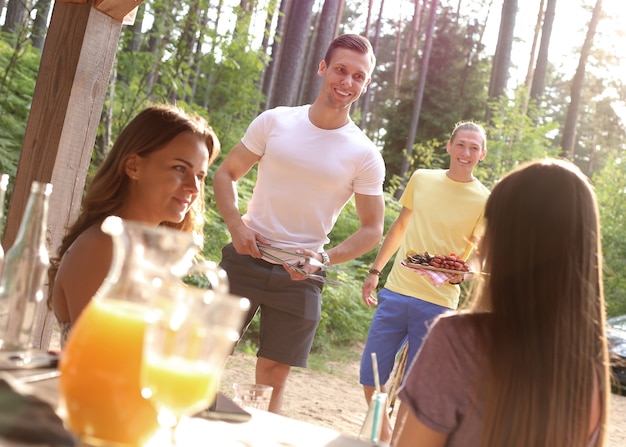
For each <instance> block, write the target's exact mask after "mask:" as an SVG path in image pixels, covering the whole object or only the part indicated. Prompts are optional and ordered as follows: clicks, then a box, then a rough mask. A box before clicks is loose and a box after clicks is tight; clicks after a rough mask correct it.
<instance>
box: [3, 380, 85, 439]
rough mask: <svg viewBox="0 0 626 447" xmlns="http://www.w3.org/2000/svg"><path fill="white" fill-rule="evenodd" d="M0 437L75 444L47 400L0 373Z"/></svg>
mask: <svg viewBox="0 0 626 447" xmlns="http://www.w3.org/2000/svg"><path fill="white" fill-rule="evenodd" d="M0 438H5V439H9V440H13V441H17V442H20V443H31V444H40V445H48V446H51V447H74V446H76V445H77V444H78V443H77V442H76V439H75V438H74V437H73V436H72V434H71V433H70V432H69V431H67V430H65V428H64V427H63V422H62V421H61V418H59V416H58V415H57V414H56V413H55V412H54V409H53V408H52V407H51V406H50V405H49V404H48V403H47V402H44V401H43V400H41V399H39V398H38V397H36V396H33V395H31V394H28V393H26V392H23V390H21V389H20V387H19V386H18V384H15V383H14V381H13V380H12V379H11V377H10V376H7V375H0Z"/></svg>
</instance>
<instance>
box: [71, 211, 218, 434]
mask: <svg viewBox="0 0 626 447" xmlns="http://www.w3.org/2000/svg"><path fill="white" fill-rule="evenodd" d="M102 230H103V231H104V232H105V233H107V234H109V235H111V237H112V238H113V260H112V263H111V268H110V270H109V273H108V274H107V277H106V278H105V280H104V282H103V284H102V286H101V287H100V288H99V289H98V291H97V293H96V295H95V296H94V297H93V299H92V300H91V302H90V303H89V304H88V305H87V307H85V309H84V310H83V312H82V314H81V315H80V317H79V318H78V320H77V321H76V323H75V324H74V326H73V328H72V330H71V332H70V334H69V337H68V340H67V343H66V345H65V347H64V349H63V354H62V356H61V360H60V370H61V377H60V381H59V384H60V394H61V396H60V404H61V407H60V410H61V414H62V416H63V417H64V420H65V422H66V425H67V427H68V429H70V430H71V431H72V432H74V434H76V435H77V436H79V437H80V438H81V441H82V442H83V443H84V444H88V445H106V446H140V445H142V444H144V443H145V442H146V441H147V440H148V439H149V438H150V437H151V436H152V435H153V434H154V433H156V431H157V429H158V422H157V413H156V411H155V410H154V407H153V405H152V404H151V403H150V402H149V401H147V400H146V399H144V398H143V397H142V396H141V384H140V376H141V363H142V357H143V346H144V332H145V328H146V320H145V317H146V314H147V312H148V311H149V310H150V309H152V308H154V307H155V306H156V307H158V306H160V305H162V304H163V303H167V302H168V301H169V300H170V299H172V297H173V296H175V295H177V294H179V293H181V288H185V287H186V286H185V284H183V282H182V280H181V279H180V278H181V277H182V276H184V275H186V274H188V273H189V272H190V271H191V270H193V269H194V267H192V265H193V258H194V256H195V255H196V253H197V251H198V249H199V247H200V242H201V240H199V239H198V238H197V237H194V236H193V235H192V234H189V233H185V232H182V231H177V230H173V229H171V228H164V227H156V228H155V227H149V226H146V225H142V224H139V223H134V222H129V221H124V220H122V219H120V218H118V217H107V218H106V219H105V220H104V222H103V223H102ZM203 265H204V267H205V268H204V270H203V273H205V274H207V277H209V279H210V281H211V285H212V288H213V290H216V291H217V292H224V291H225V290H226V289H227V287H228V286H227V281H226V276H225V275H226V274H225V273H224V272H223V271H222V270H221V269H219V268H217V267H216V266H215V264H214V263H204V264H203ZM221 280H224V281H223V284H222V283H220V281H221Z"/></svg>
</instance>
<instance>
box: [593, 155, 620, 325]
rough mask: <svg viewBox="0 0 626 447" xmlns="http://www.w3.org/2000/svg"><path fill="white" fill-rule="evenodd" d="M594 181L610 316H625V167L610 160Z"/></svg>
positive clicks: (605, 289) (614, 159)
mask: <svg viewBox="0 0 626 447" xmlns="http://www.w3.org/2000/svg"><path fill="white" fill-rule="evenodd" d="M594 181H595V186H596V192H597V195H598V205H599V208H600V218H601V224H602V247H603V251H604V263H605V265H604V293H605V297H606V302H607V312H608V314H609V316H611V315H620V314H626V293H625V292H624V291H625V290H626V238H624V234H626V224H625V223H624V216H625V215H626V163H624V160H623V159H621V158H615V157H611V158H610V159H609V160H608V162H607V163H606V165H605V167H604V168H603V169H602V171H600V172H599V173H598V174H597V175H596V176H595V177H594Z"/></svg>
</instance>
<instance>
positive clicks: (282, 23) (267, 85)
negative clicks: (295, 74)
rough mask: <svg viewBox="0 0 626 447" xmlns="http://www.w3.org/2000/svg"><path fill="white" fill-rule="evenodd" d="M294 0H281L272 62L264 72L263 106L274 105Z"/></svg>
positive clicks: (271, 57)
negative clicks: (273, 100)
mask: <svg viewBox="0 0 626 447" xmlns="http://www.w3.org/2000/svg"><path fill="white" fill-rule="evenodd" d="M291 2H292V0H281V2H280V9H279V12H278V20H277V21H276V32H275V33H274V42H273V43H272V54H271V56H270V63H269V65H268V66H267V69H266V70H265V73H264V74H263V90H262V91H263V94H264V95H265V104H263V105H262V106H261V107H262V108H270V107H274V104H273V102H272V96H273V94H274V85H276V78H277V74H276V73H277V70H278V67H279V66H280V57H281V53H282V46H283V37H284V35H285V29H286V28H287V17H288V16H289V10H290V9H291Z"/></svg>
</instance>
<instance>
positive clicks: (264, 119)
mask: <svg viewBox="0 0 626 447" xmlns="http://www.w3.org/2000/svg"><path fill="white" fill-rule="evenodd" d="M309 108H310V105H305V106H299V107H277V108H275V109H271V110H267V111H265V112H263V113H261V114H260V115H259V116H258V117H257V118H256V119H255V120H254V121H253V122H252V123H251V124H250V126H249V127H248V130H247V131H246V134H245V135H244V137H243V138H242V140H241V141H242V143H243V144H244V145H245V146H246V148H247V149H248V150H250V151H251V152H253V153H254V154H256V155H258V156H260V157H261V159H260V160H259V163H258V173H257V181H256V185H255V187H254V191H253V194H252V198H251V199H250V201H249V203H248V209H247V213H246V214H245V215H244V216H243V220H244V222H245V224H246V225H247V226H248V227H249V228H250V229H252V230H253V231H255V232H257V233H259V234H261V235H262V236H263V237H265V238H267V239H268V240H270V241H271V242H272V245H274V246H276V247H279V248H296V247H302V248H308V249H310V250H313V251H316V252H319V251H321V250H322V249H323V247H324V245H325V244H326V243H327V242H328V241H329V239H328V233H330V231H331V230H332V228H333V226H334V224H335V222H336V221H337V218H338V216H339V213H340V212H341V210H342V209H343V207H344V206H345V204H346V203H347V202H348V200H350V198H351V197H352V195H353V194H354V193H359V194H365V195H381V194H382V185H383V180H384V178H385V165H384V162H383V159H382V156H381V155H380V152H379V150H378V149H377V148H376V146H375V145H374V143H372V141H371V140H370V139H369V138H368V137H367V136H366V135H365V134H364V133H363V132H362V131H361V129H359V128H358V127H357V126H356V125H355V124H354V123H353V122H352V121H350V122H349V123H348V124H346V125H345V126H343V127H341V128H339V129H333V130H326V129H320V128H318V127H316V126H314V125H313V124H312V123H311V121H310V120H309V116H308V113H309Z"/></svg>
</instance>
